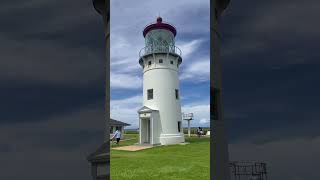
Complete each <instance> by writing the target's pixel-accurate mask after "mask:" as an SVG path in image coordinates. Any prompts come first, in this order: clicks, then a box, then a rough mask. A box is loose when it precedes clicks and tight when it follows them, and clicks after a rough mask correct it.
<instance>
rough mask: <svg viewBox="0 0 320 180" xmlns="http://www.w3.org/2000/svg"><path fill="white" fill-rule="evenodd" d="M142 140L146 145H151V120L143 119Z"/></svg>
mask: <svg viewBox="0 0 320 180" xmlns="http://www.w3.org/2000/svg"><path fill="white" fill-rule="evenodd" d="M141 120H142V121H141V122H142V124H141V125H142V126H141V131H140V132H141V140H142V143H144V144H150V142H151V141H150V139H151V138H150V137H151V126H150V118H143V119H141Z"/></svg>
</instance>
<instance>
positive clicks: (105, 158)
mask: <svg viewBox="0 0 320 180" xmlns="http://www.w3.org/2000/svg"><path fill="white" fill-rule="evenodd" d="M109 146H110V142H109V141H107V142H104V143H103V144H102V145H101V146H100V147H99V148H98V149H97V150H96V151H95V152H93V153H92V154H90V155H89V156H88V157H87V160H88V161H89V162H92V163H107V162H109V161H110V156H109Z"/></svg>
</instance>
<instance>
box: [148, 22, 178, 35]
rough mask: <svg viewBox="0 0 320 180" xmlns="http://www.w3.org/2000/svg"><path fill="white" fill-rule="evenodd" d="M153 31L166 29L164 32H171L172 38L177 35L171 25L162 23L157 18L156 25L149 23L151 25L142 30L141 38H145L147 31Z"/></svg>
mask: <svg viewBox="0 0 320 180" xmlns="http://www.w3.org/2000/svg"><path fill="white" fill-rule="evenodd" d="M154 29H166V30H169V31H171V32H172V33H173V35H174V36H176V34H177V30H176V28H175V27H174V26H173V25H171V24H169V23H165V22H162V18H161V17H158V18H157V22H156V23H151V24H149V25H147V26H146V27H145V28H144V30H143V37H146V35H147V33H148V32H149V31H151V30H154Z"/></svg>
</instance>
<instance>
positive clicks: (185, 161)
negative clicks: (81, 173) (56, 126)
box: [110, 134, 210, 180]
mask: <svg viewBox="0 0 320 180" xmlns="http://www.w3.org/2000/svg"><path fill="white" fill-rule="evenodd" d="M125 137H126V138H135V139H133V140H129V141H120V146H123V145H130V144H134V143H136V142H137V141H138V134H128V135H125ZM186 142H189V143H190V144H186V145H169V146H158V147H154V148H151V149H145V150H141V151H136V152H128V151H119V150H111V151H110V152H111V153H110V175H111V179H112V180H118V179H119V180H120V179H121V180H122V179H134V180H144V179H146V180H152V179H155V180H162V179H166V180H167V179H186V180H188V179H195V180H198V179H209V177H210V139H209V138H206V137H201V138H197V137H191V138H186ZM116 146H117V145H111V147H116Z"/></svg>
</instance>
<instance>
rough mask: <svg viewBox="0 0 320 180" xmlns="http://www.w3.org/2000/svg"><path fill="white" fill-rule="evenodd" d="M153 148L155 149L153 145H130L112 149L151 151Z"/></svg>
mask: <svg viewBox="0 0 320 180" xmlns="http://www.w3.org/2000/svg"><path fill="white" fill-rule="evenodd" d="M152 147H154V146H152V145H130V146H120V147H115V148H112V149H115V150H121V151H140V150H143V149H149V148H152Z"/></svg>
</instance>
